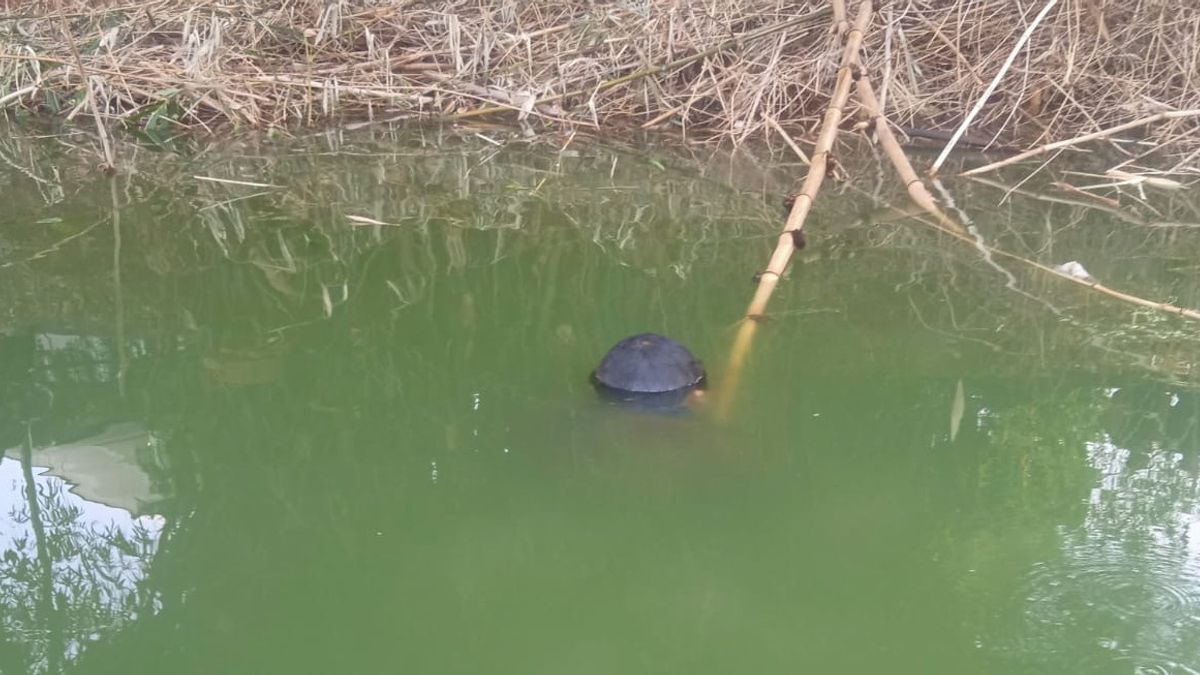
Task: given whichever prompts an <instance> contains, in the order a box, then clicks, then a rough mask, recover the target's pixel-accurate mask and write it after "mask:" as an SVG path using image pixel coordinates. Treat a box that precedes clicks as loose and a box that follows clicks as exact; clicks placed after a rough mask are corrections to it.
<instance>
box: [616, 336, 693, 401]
mask: <svg viewBox="0 0 1200 675" xmlns="http://www.w3.org/2000/svg"><path fill="white" fill-rule="evenodd" d="M705 378H706V375H705V372H704V364H703V363H701V362H700V360H699V359H697V358H696V357H695V356H694V355H693V354H692V353H691V352H690V351H688V348H687V347H684V346H683V345H681V344H679V343H678V342H676V341H674V340H672V339H670V338H667V337H663V336H661V335H658V334H656V333H642V334H641V335H634V336H632V337H627V338H625V339H624V340H621V341H620V342H618V343H617V344H615V345H613V348H612V349H610V350H608V353H607V354H605V355H604V358H603V359H601V360H600V365H599V366H597V367H596V370H595V371H593V372H592V382H593V384H595V386H596V389H597V391H599V392H600V395H601V396H603V397H604V398H606V399H608V400H610V401H616V402H619V403H629V404H633V405H634V406H635V407H638V408H643V409H651V410H672V409H678V408H680V407H682V404H683V403H684V402H686V401H687V399H688V398H689V397H690V396H692V395H694V394H695V393H698V392H700V391H701V390H703V389H704V386H705Z"/></svg>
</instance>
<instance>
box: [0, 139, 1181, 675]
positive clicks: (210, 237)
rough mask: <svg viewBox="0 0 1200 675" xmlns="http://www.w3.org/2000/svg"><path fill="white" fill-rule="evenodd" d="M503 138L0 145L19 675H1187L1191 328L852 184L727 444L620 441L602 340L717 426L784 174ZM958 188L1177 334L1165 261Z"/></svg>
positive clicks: (782, 307)
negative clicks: (817, 673)
mask: <svg viewBox="0 0 1200 675" xmlns="http://www.w3.org/2000/svg"><path fill="white" fill-rule="evenodd" d="M496 138H500V139H501V140H502V141H503V143H504V145H503V147H495V146H493V145H492V144H484V143H477V142H473V141H471V140H469V139H468V138H466V137H460V136H455V135H451V134H448V133H441V132H430V131H426V132H389V131H382V130H380V131H369V132H363V133H362V134H359V135H351V136H341V135H336V134H331V135H328V136H323V137H319V138H315V139H308V140H306V141H291V142H278V143H268V142H266V141H262V140H256V139H253V138H242V139H235V140H233V141H229V142H228V144H227V145H226V146H224V147H217V148H213V149H211V150H208V151H206V152H203V153H196V154H195V155H192V156H167V155H152V156H151V155H145V154H138V151H137V150H135V149H130V150H129V151H128V152H127V155H128V156H129V161H130V163H131V165H133V166H137V167H139V171H138V172H137V173H136V174H134V175H122V176H120V177H118V178H116V179H115V180H116V183H115V190H113V189H110V187H112V186H110V185H109V184H108V183H107V182H106V181H105V180H104V179H100V180H99V182H96V179H95V178H93V177H91V175H90V173H89V170H88V169H87V168H86V167H83V166H78V165H76V164H74V163H72V162H71V161H70V160H69V159H68V158H67V157H65V156H64V155H63V154H62V151H61V150H60V149H58V147H57V146H54V145H46V144H38V143H35V142H33V141H22V140H21V139H20V138H19V137H14V138H11V139H8V140H4V141H2V142H0V145H2V146H3V148H2V149H3V151H4V153H5V156H6V157H9V159H10V160H11V161H12V162H13V163H17V160H16V159H15V158H22V157H32V158H33V159H32V160H31V162H32V163H31V164H30V165H29V166H26V167H25V170H24V171H17V172H5V173H0V180H2V181H3V183H2V184H0V186H2V187H3V188H4V189H5V190H6V194H12V195H14V197H13V199H12V205H11V208H10V209H9V210H8V211H7V212H6V214H5V215H3V216H2V217H0V220H3V223H4V227H0V232H2V233H3V234H2V235H0V236H2V237H3V241H0V252H2V253H3V257H2V259H0V294H2V297H3V298H4V299H5V306H6V307H9V308H10V309H9V311H8V312H7V313H6V314H5V315H4V317H3V321H2V322H0V331H3V337H2V338H0V374H2V375H3V386H4V391H3V394H4V397H3V402H2V404H0V438H2V440H3V441H4V446H5V447H8V448H12V449H11V450H9V451H8V452H7V453H6V457H5V459H4V460H3V462H0V479H2V480H3V481H4V482H3V483H2V484H0V494H3V498H4V500H5V501H4V508H3V509H2V510H3V520H0V548H2V549H3V552H2V554H0V603H2V604H3V611H2V612H0V672H3V673H5V674H7V673H9V672H13V673H18V672H19V673H29V672H38V673H40V672H58V671H72V672H84V673H102V672H143V671H144V672H152V671H154V672H157V671H170V672H183V673H187V672H196V673H200V672H204V673H209V672H264V673H265V672H312V671H317V670H339V671H341V670H349V669H362V670H372V671H374V670H378V669H379V668H380V666H381V665H383V664H388V665H390V666H392V667H395V668H408V669H413V670H416V671H423V672H479V671H488V672H513V673H537V672H546V673H561V672H571V673H588V672H597V673H599V672H613V671H616V670H625V671H653V672H689V673H695V672H734V671H744V670H756V671H761V672H777V671H782V670H784V669H789V670H794V669H796V668H800V669H802V670H803V669H809V670H811V669H817V668H831V669H832V668H838V669H842V670H848V671H850V672H861V671H865V670H886V671H887V672H922V673H928V672H1046V673H1052V672H1064V670H1068V671H1069V670H1075V669H1076V666H1077V665H1078V664H1085V665H1086V668H1089V669H1091V670H1094V671H1098V672H1109V671H1113V672H1125V671H1128V670H1131V669H1134V668H1144V669H1150V668H1159V669H1160V670H1165V671H1171V672H1190V671H1189V670H1188V669H1189V668H1192V669H1195V668H1200V662H1198V661H1197V660H1196V657H1195V655H1196V654H1197V653H1200V638H1198V637H1197V636H1200V630H1197V629H1200V626H1198V625H1197V622H1198V621H1200V593H1198V591H1197V589H1200V549H1197V548H1196V542H1197V541H1200V529H1198V528H1200V525H1197V523H1198V522H1200V519H1198V513H1200V505H1198V504H1197V469H1198V467H1197V452H1198V450H1200V430H1198V429H1200V398H1198V394H1197V390H1196V386H1195V385H1196V382H1195V375H1194V372H1195V371H1194V368H1193V367H1194V363H1195V355H1196V354H1197V339H1196V337H1195V331H1194V328H1193V327H1191V326H1190V325H1188V324H1183V323H1180V322H1178V321H1176V320H1175V319H1173V318H1170V317H1160V316H1157V315H1152V314H1146V313H1142V312H1137V311H1133V312H1131V311H1130V310H1129V309H1127V308H1125V307H1122V306H1120V305H1113V304H1111V303H1107V302H1102V301H1098V300H1097V299H1096V298H1094V297H1090V296H1088V295H1086V294H1085V293H1083V292H1081V291H1079V290H1078V289H1075V288H1063V287H1062V286H1060V285H1059V284H1058V282H1056V281H1054V280H1052V279H1045V278H1034V277H1028V276H1025V275H1024V273H1023V272H1021V271H1020V270H1011V271H1010V274H1011V275H1012V276H1011V277H1005V276H1004V275H1002V274H1000V273H999V272H998V271H997V270H996V269H994V268H990V267H987V266H986V265H983V264H981V263H980V261H979V260H978V258H977V256H976V254H975V253H974V252H973V251H971V250H970V249H966V248H955V246H957V244H951V243H947V242H945V241H942V240H940V239H939V238H938V235H937V234H935V233H933V232H931V231H928V230H924V229H921V228H920V226H919V225H915V224H913V223H912V222H908V221H902V220H897V219H896V216H894V215H889V213H888V212H887V211H886V210H884V209H882V208H880V207H879V206H878V205H876V204H873V203H872V202H871V201H870V200H868V199H867V198H866V197H864V196H863V195H862V192H859V191H856V188H861V190H863V191H865V192H866V193H875V194H878V195H879V197H880V198H881V199H884V200H886V199H895V200H897V201H898V198H897V197H896V196H895V195H894V194H892V193H889V192H887V191H886V190H881V189H879V188H878V186H876V185H873V184H872V180H873V179H872V178H871V176H872V173H871V170H869V167H868V170H864V171H862V172H860V173H859V174H856V175H861V176H864V178H862V182H861V183H855V184H851V185H847V186H843V188H842V193H841V194H836V193H831V194H830V195H829V198H828V199H824V198H823V199H822V201H821V202H819V203H818V205H817V207H816V211H815V213H814V215H815V217H816V222H817V223H818V224H819V225H818V226H816V227H814V229H813V232H812V233H811V235H810V247H809V248H808V249H806V250H805V251H804V252H803V254H802V256H801V257H800V258H799V259H798V261H797V263H796V265H795V267H794V268H793V270H792V272H791V279H790V280H788V282H787V283H786V284H785V285H783V286H782V287H781V293H780V294H779V297H778V298H777V305H776V306H775V309H774V312H773V314H772V320H771V321H770V322H769V323H768V324H767V325H766V327H765V328H764V333H763V335H762V339H761V340H760V344H758V345H757V348H758V351H757V352H756V353H755V354H754V355H753V357H752V361H751V365H750V369H749V371H748V372H747V375H746V379H745V381H744V383H743V386H744V387H745V389H744V391H743V392H742V393H741V396H740V398H739V408H738V410H737V413H736V415H735V418H734V420H733V422H732V423H731V424H729V425H726V426H719V425H717V424H715V423H714V422H713V421H712V419H711V418H710V417H709V416H708V415H707V414H706V412H705V409H704V407H703V404H701V406H700V408H699V409H697V410H696V411H695V412H693V413H691V414H686V415H658V414H630V412H629V411H626V410H622V409H619V408H617V407H614V406H612V405H609V404H607V403H606V402H604V401H603V400H600V399H599V398H598V397H597V396H596V393H595V392H594V391H593V389H592V386H591V384H590V382H589V381H588V378H587V374H588V373H589V372H590V371H591V369H592V368H594V367H595V364H596V360H597V359H598V358H599V357H600V356H601V355H602V354H603V353H604V351H605V350H606V349H607V347H608V346H610V345H611V344H613V342H615V341H616V340H617V339H619V338H621V337H624V336H626V335H630V334H633V333H637V332H641V331H644V330H655V331H662V332H664V333H668V334H671V335H676V336H686V341H687V343H688V345H689V347H691V348H692V349H693V350H694V351H696V352H697V354H698V355H700V357H701V358H703V359H704V360H705V362H706V363H707V364H708V366H709V370H710V374H711V375H712V376H713V377H712V386H713V387H720V363H721V358H722V357H723V350H724V349H726V348H728V342H729V340H730V338H731V337H732V333H731V328H732V326H733V325H734V322H735V320H736V318H737V317H738V316H739V314H740V312H741V311H742V310H743V309H744V303H745V302H746V300H747V298H748V294H749V291H750V290H751V286H750V283H749V277H750V273H751V272H752V271H753V270H755V269H757V268H758V267H759V266H760V265H761V264H762V261H763V260H764V259H765V256H766V253H767V251H768V250H769V247H770V245H771V243H772V242H773V240H774V236H775V233H776V231H777V228H778V226H779V220H780V217H781V216H780V214H779V212H778V211H779V209H778V195H779V194H782V193H783V192H786V188H787V187H788V180H789V178H788V176H790V175H793V174H794V172H795V168H794V167H790V166H787V165H772V167H771V168H763V166H765V164H766V163H765V162H763V161H760V160H756V159H755V158H754V157H752V156H748V155H741V156H738V157H733V158H730V157H728V156H723V155H713V156H709V157H703V158H696V157H683V156H680V155H679V154H678V149H671V148H658V149H654V148H651V149H650V150H646V149H645V148H640V149H629V148H621V147H618V146H615V145H601V144H590V143H585V142H582V141H576V142H575V143H573V144H572V146H571V151H570V153H558V152H557V151H556V146H553V145H550V144H545V145H544V144H542V143H543V142H542V141H539V140H533V141H522V140H520V139H519V138H515V137H514V138H502V137H500V136H499V135H496ZM20 144H23V145H20ZM17 145H20V147H19V148H18V147H17ZM18 149H19V150H20V151H19V152H17V150H18ZM648 153H649V156H648ZM22 161H24V160H22ZM195 176H202V177H214V178H221V179H230V180H239V181H244V182H252V183H257V184H261V185H263V186H268V187H253V186H247V185H237V184H229V183H221V182H214V181H211V180H203V179H197V178H194V177H195ZM269 186H280V187H269ZM68 188H69V189H68ZM952 188H953V189H954V190H956V191H957V192H956V195H957V196H958V197H959V201H960V203H963V204H980V205H981V206H980V208H979V210H978V211H977V212H976V211H971V215H972V217H973V218H974V219H975V222H976V226H977V227H978V228H979V229H980V230H981V231H982V232H985V233H986V234H987V236H989V237H991V238H993V239H994V241H995V243H997V244H999V245H1001V246H1005V247H1009V248H1012V249H1016V250H1021V251H1023V252H1024V253H1025V254H1027V255H1035V254H1037V252H1048V251H1070V252H1071V253H1070V255H1071V256H1072V257H1074V258H1078V259H1081V260H1085V261H1086V262H1087V263H1088V269H1089V270H1091V271H1092V273H1093V274H1095V275H1097V276H1100V277H1101V278H1104V279H1106V280H1109V279H1111V280H1112V282H1113V285H1114V286H1118V287H1126V288H1130V289H1131V290H1136V291H1137V292H1140V293H1143V294H1146V295H1150V296H1155V297H1167V296H1170V297H1174V298H1175V299H1176V300H1177V301H1178V302H1179V303H1180V304H1185V305H1191V306H1194V305H1197V304H1200V296H1198V295H1197V294H1198V293H1200V291H1198V290H1197V289H1198V288H1200V284H1196V270H1195V269H1194V268H1189V267H1188V266H1187V264H1185V262H1184V261H1185V260H1194V259H1196V254H1197V253H1200V251H1196V248H1197V246H1198V245H1200V244H1198V242H1197V240H1196V239H1195V238H1190V236H1189V235H1188V232H1189V231H1184V230H1181V229H1174V230H1170V229H1169V228H1163V227H1153V226H1149V225H1146V226H1133V225H1131V224H1130V223H1129V222H1128V220H1119V219H1115V218H1113V217H1110V216H1111V214H1106V213H1103V212H1097V211H1095V210H1094V209H1090V208H1088V207H1087V206H1079V205H1069V204H1061V203H1056V202H1044V201H1040V200H1038V199H1037V198H1036V195H1034V196H1030V195H1026V196H1024V197H1021V198H1017V197H1014V198H1013V199H1010V200H1008V201H1004V202H1003V203H1002V204H1001V205H1000V206H994V205H995V204H996V203H997V201H998V200H997V195H996V193H995V192H994V190H995V188H994V187H992V186H988V185H985V184H979V183H962V184H953V185H952ZM1176 199H1178V198H1176V197H1170V198H1164V200H1163V203H1162V204H1159V205H1157V206H1158V208H1159V209H1160V210H1161V211H1163V212H1164V214H1165V216H1164V219H1165V217H1170V218H1174V219H1176V220H1179V221H1183V220H1185V217H1186V215H1187V213H1188V209H1193V211H1194V206H1192V205H1189V204H1187V203H1185V202H1178V203H1177V202H1176V201H1173V200H1176ZM114 200H115V205H116V207H115V208H114ZM984 204H987V206H986V207H984V206H982V205H984ZM1176 211H1180V212H1182V215H1180V214H1178V213H1176ZM118 212H119V213H118ZM114 215H117V216H118V218H117V220H119V228H115V227H114ZM1139 228H1140V229H1139ZM1047 255H1049V253H1047ZM1050 262H1055V263H1057V262H1062V261H1059V260H1050ZM114 265H116V266H117V267H118V268H119V274H118V273H115V271H114ZM1006 283H1007V284H1011V286H1012V288H1013V289H1019V290H1020V291H1021V292H1020V293H1018V292H1013V291H1012V290H1009V289H1006V287H1005V284H1006ZM118 305H119V306H120V307H121V311H120V312H116V311H115V310H114V308H115V307H117V306H118ZM29 441H31V443H28V444H29V450H30V452H29V453H28V454H29V458H28V460H26V459H25V457H24V454H23V453H22V448H23V445H24V444H26V443H27V442H29ZM30 485H32V486H33V487H34V488H36V489H35V490H34V491H33V492H32V493H31V492H30V491H29V490H28V489H27V488H28V487H29V486H30ZM30 494H35V495H36V497H35V498H33V499H32V500H31V499H30V498H29V495H30ZM31 504H35V505H36V508H35V509H31V508H30V506H31ZM34 510H36V511H38V514H39V519H40V520H41V521H43V522H42V524H41V525H39V526H38V527H36V528H35V527H34V523H33V520H34V518H33V517H32V512H33V511H34ZM39 532H40V533H39ZM47 560H48V561H49V562H50V563H51V564H50V565H46V564H45V563H46V561H47ZM47 589H49V590H50V591H52V592H47Z"/></svg>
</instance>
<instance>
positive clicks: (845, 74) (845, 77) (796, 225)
mask: <svg viewBox="0 0 1200 675" xmlns="http://www.w3.org/2000/svg"><path fill="white" fill-rule="evenodd" d="M871 15H872V9H871V0H863V1H862V3H860V4H859V7H858V15H857V16H856V17H855V22H854V26H853V27H852V28H850V29H849V30H848V31H846V34H845V36H844V37H845V48H844V49H843V51H842V59H841V65H840V66H839V68H838V78H837V82H836V83H835V84H834V87H833V94H832V95H831V96H830V97H829V108H828V109H826V111H825V120H824V123H823V124H822V125H821V133H820V134H819V135H818V136H817V142H816V144H815V146H814V148H813V154H812V157H811V163H810V165H809V168H808V175H807V176H805V179H804V184H803V185H802V186H801V188H800V193H799V194H798V195H796V200H795V202H793V203H792V210H791V212H790V213H789V214H788V219H787V224H786V225H785V226H784V229H783V232H782V233H781V234H780V235H779V241H778V243H776V244H775V251H774V253H772V254H771V260H770V262H768V263H767V268H766V269H765V270H763V272H762V273H761V274H760V275H759V278H758V287H757V288H756V289H755V291H754V297H753V298H752V299H751V300H750V306H749V307H748V308H747V309H746V315H745V317H744V318H743V319H742V322H741V324H740V325H739V326H738V332H737V335H736V336H735V337H734V341H733V347H732V348H731V349H730V354H729V363H728V365H727V367H726V370H725V378H724V382H723V383H722V385H721V396H720V399H719V401H718V405H717V415H718V418H719V419H722V420H724V419H728V416H729V411H730V409H731V408H732V406H733V396H734V392H735V391H736V390H737V384H738V380H739V379H740V378H741V372H742V367H743V366H744V365H745V362H746V356H747V354H748V353H749V351H750V344H751V342H753V340H754V333H755V332H756V331H757V329H758V323H759V321H760V320H761V319H762V317H763V314H764V312H765V311H766V308H767V301H768V300H770V298H771V294H772V293H773V292H775V286H776V285H777V284H778V283H779V278H780V276H781V275H782V274H783V272H784V270H786V269H787V264H788V261H789V260H791V258H792V253H793V252H795V250H796V242H797V241H798V240H799V237H800V233H801V232H803V230H804V221H805V219H806V218H807V217H808V213H809V211H810V210H811V209H812V204H813V201H814V200H815V199H816V196H817V192H818V191H819V190H820V189H821V183H822V182H823V181H824V180H825V172H826V168H827V167H828V165H829V153H830V151H831V150H832V149H833V142H834V140H836V139H837V133H838V125H839V124H840V123H841V121H842V114H843V111H844V109H845V106H846V101H847V99H849V97H850V85H851V84H852V82H853V79H854V71H855V69H856V68H855V66H856V64H857V63H858V50H859V48H860V47H861V46H862V40H863V34H864V33H865V32H866V30H867V26H868V25H869V24H870V21H871Z"/></svg>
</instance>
